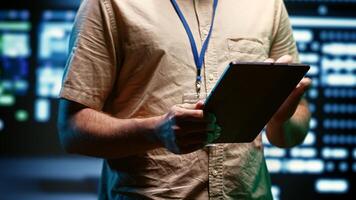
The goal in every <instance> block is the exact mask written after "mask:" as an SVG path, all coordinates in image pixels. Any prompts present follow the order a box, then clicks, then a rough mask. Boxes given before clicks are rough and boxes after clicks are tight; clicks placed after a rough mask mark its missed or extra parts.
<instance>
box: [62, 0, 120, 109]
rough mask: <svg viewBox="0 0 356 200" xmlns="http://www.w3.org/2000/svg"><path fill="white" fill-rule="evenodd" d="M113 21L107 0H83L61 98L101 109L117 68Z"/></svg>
mask: <svg viewBox="0 0 356 200" xmlns="http://www.w3.org/2000/svg"><path fill="white" fill-rule="evenodd" d="M117 43H118V38H117V31H116V22H115V20H114V15H113V11H112V7H111V3H110V1H109V0H84V1H83V2H82V4H81V6H80V8H79V10H78V14H77V16H76V20H75V22H74V27H73V30H72V35H71V39H70V42H69V49H70V54H69V57H68V60H67V64H66V67H65V70H64V76H63V83H62V88H61V92H60V98H65V99H68V100H71V101H75V102H77V103H80V104H82V105H85V106H88V107H90V108H93V109H96V110H101V109H102V107H103V106H104V104H105V101H106V99H107V98H108V96H109V95H110V92H111V90H112V87H113V85H114V82H115V79H116V74H117V72H118V69H117V68H118V66H119V64H118V59H117V58H118V57H117Z"/></svg>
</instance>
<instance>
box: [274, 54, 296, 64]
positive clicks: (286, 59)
mask: <svg viewBox="0 0 356 200" xmlns="http://www.w3.org/2000/svg"><path fill="white" fill-rule="evenodd" d="M292 62H293V57H292V56H291V55H284V56H282V57H280V58H278V59H277V61H276V63H292Z"/></svg>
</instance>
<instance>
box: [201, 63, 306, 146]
mask: <svg viewBox="0 0 356 200" xmlns="http://www.w3.org/2000/svg"><path fill="white" fill-rule="evenodd" d="M309 68H310V66H308V65H304V64H281V63H239V62H233V63H230V64H229V66H228V67H227V68H226V70H225V72H224V73H223V74H222V76H221V77H220V79H219V80H218V82H217V83H216V85H215V86H214V88H213V90H212V91H211V93H210V94H209V95H208V97H207V99H206V101H205V106H204V111H206V112H210V113H213V114H215V116H216V119H217V124H218V125H219V126H220V127H221V135H220V137H219V138H218V139H217V140H215V141H214V142H213V143H245V142H252V141H253V140H254V139H255V138H256V136H257V135H258V134H259V133H260V132H261V131H262V129H263V128H264V126H265V125H266V124H267V122H268V121H269V120H270V119H271V117H272V116H273V114H274V113H275V112H276V111H277V110H278V108H279V107H280V106H281V105H282V103H283V102H284V100H285V99H286V98H287V97H288V96H289V94H290V93H291V92H292V91H293V89H294V88H295V87H296V86H297V84H298V83H299V81H300V80H301V79H302V78H303V76H304V75H305V74H306V73H307V71H308V70H309Z"/></svg>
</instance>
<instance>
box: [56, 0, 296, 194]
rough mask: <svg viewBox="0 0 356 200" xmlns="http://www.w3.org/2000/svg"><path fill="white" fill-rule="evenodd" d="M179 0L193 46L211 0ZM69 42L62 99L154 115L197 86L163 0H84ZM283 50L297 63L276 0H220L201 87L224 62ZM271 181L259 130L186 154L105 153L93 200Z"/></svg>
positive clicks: (115, 112) (215, 190) (260, 185)
mask: <svg viewBox="0 0 356 200" xmlns="http://www.w3.org/2000/svg"><path fill="white" fill-rule="evenodd" d="M177 2H178V4H179V6H180V8H181V9H182V12H183V13H184V15H185V17H186V18H187V22H188V23H189V25H190V28H191V30H192V33H193V35H194V38H195V41H196V43H197V46H198V48H199V49H200V48H201V44H202V42H203V41H204V40H205V37H206V36H207V34H208V31H209V28H210V22H211V21H210V20H211V14H212V3H213V1H212V0H190V1H188V0H178V1H177ZM70 49H71V51H70V55H69V59H68V62H67V65H66V70H65V75H64V79H63V87H62V90H61V93H60V96H61V97H62V98H65V99H68V100H72V101H75V102H78V103H80V104H83V105H85V106H87V107H90V108H93V109H96V110H99V111H103V112H106V113H108V114H110V115H112V116H115V117H118V118H145V117H152V116H157V115H162V114H164V113H166V112H167V111H168V110H169V109H170V108H171V107H172V106H173V105H175V104H180V103H182V96H183V94H184V93H193V92H195V76H196V68H195V64H194V59H193V55H192V52H191V50H190V44H189V41H188V37H187V35H186V33H185V30H184V28H183V26H182V24H181V22H180V20H179V18H178V17H177V14H176V13H175V11H174V8H173V7H172V5H171V3H170V1H169V0H84V1H83V2H82V4H81V7H80V9H79V11H78V15H77V17H76V21H75V26H74V29H73V34H72V37H71V40H70ZM285 54H290V55H292V56H293V57H294V59H295V61H297V60H298V58H297V57H298V56H297V50H296V46H295V41H294V39H293V36H292V31H291V27H290V23H289V20H288V14H287V12H286V9H285V6H284V4H283V1H282V0H239V1H236V0H220V1H219V5H218V8H217V12H216V18H215V24H214V29H213V32H212V36H211V39H210V43H209V47H208V49H207V52H206V55H205V63H204V68H203V71H202V76H203V85H202V90H203V92H205V93H209V91H211V89H212V88H213V87H214V84H215V83H216V81H217V80H218V79H219V77H220V75H221V74H222V73H223V71H224V70H225V68H226V66H227V65H228V63H229V62H231V61H235V60H237V61H263V60H265V59H266V58H268V57H272V58H274V59H277V58H278V57H280V56H282V55H285ZM204 90H205V91H204ZM256 114H258V113H256ZM235 134H248V133H235ZM270 187H271V182H270V177H269V174H268V171H267V167H266V163H265V159H264V156H263V147H262V142H261V135H259V136H258V137H257V138H256V139H255V140H254V141H253V142H251V143H243V144H217V145H212V146H209V147H206V148H204V149H201V150H198V151H195V152H193V153H190V154H185V155H176V154H173V153H170V152H169V151H167V150H166V149H164V148H159V149H155V150H151V151H148V152H146V153H144V154H140V155H135V156H129V157H125V158H120V159H110V160H105V161H104V164H103V171H102V177H101V183H100V193H99V199H146V198H148V199H208V198H210V199H272V195H271V188H270Z"/></svg>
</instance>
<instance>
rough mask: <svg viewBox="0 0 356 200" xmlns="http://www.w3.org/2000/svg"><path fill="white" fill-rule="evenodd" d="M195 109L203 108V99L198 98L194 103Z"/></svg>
mask: <svg viewBox="0 0 356 200" xmlns="http://www.w3.org/2000/svg"><path fill="white" fill-rule="evenodd" d="M195 109H200V110H202V109H204V101H203V100H199V101H198V102H197V103H196V104H195Z"/></svg>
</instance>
